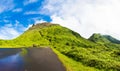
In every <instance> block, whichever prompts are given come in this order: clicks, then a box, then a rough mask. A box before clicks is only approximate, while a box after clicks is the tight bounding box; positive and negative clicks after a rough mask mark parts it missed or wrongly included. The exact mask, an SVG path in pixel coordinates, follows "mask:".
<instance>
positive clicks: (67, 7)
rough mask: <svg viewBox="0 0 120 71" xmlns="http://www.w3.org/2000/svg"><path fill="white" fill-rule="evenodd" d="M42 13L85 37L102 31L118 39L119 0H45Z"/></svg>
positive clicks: (119, 23)
mask: <svg viewBox="0 0 120 71" xmlns="http://www.w3.org/2000/svg"><path fill="white" fill-rule="evenodd" d="M43 13H44V14H47V15H50V16H51V18H52V22H55V23H61V24H62V25H63V26H66V27H68V28H71V29H73V30H75V31H77V32H78V33H80V34H81V35H82V36H84V37H86V38H88V37H89V36H90V35H92V34H93V33H102V34H109V35H112V36H114V37H116V38H119V39H120V37H119V36H120V33H119V32H118V30H120V29H119V26H120V20H119V18H120V1H119V0H59V1H56V0H46V1H45V5H44V6H43Z"/></svg>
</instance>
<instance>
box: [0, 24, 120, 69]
mask: <svg viewBox="0 0 120 71" xmlns="http://www.w3.org/2000/svg"><path fill="white" fill-rule="evenodd" d="M96 35H97V36H96ZM96 39H97V40H96ZM98 41H99V43H98ZM101 41H102V42H101ZM0 46H1V47H18V48H19V47H22V48H23V47H33V46H34V47H41V46H43V47H45V46H49V47H51V48H52V49H55V50H57V51H59V52H60V54H63V55H65V56H66V57H68V58H69V59H72V60H74V61H76V62H78V63H81V65H82V67H81V69H80V68H75V67H77V64H75V65H76V66H72V67H69V66H68V68H71V69H73V70H68V71H82V70H84V71H88V70H87V69H89V70H91V71H120V55H119V54H120V53H119V52H120V50H119V49H120V45H119V44H115V43H111V42H110V41H109V40H108V39H107V38H106V37H104V36H101V35H100V34H94V36H92V38H89V39H85V38H83V37H82V36H81V35H80V34H78V33H76V32H74V31H72V30H70V29H68V28H66V27H63V26H60V25H57V24H51V23H40V24H33V26H32V27H30V28H29V29H28V30H27V31H25V32H24V33H23V34H22V35H20V36H19V37H17V38H15V39H13V40H0ZM61 60H62V59H61ZM76 62H74V63H76ZM64 63H65V64H69V65H71V63H70V62H66V61H64ZM93 68H94V69H93Z"/></svg>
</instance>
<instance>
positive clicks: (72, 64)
mask: <svg viewBox="0 0 120 71" xmlns="http://www.w3.org/2000/svg"><path fill="white" fill-rule="evenodd" d="M53 51H54V52H55V53H56V54H57V55H58V57H59V59H60V60H61V62H62V63H63V64H64V66H65V67H66V69H67V71H99V70H98V69H95V68H93V67H88V66H85V65H83V64H82V63H80V62H77V61H75V60H73V59H71V58H69V57H67V56H65V55H63V54H61V53H60V52H59V51H57V50H55V49H53Z"/></svg>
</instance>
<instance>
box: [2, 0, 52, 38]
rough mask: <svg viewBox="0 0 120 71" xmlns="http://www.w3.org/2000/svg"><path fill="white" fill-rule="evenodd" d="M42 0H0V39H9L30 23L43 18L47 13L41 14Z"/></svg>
mask: <svg viewBox="0 0 120 71" xmlns="http://www.w3.org/2000/svg"><path fill="white" fill-rule="evenodd" d="M43 2H44V0H1V2H0V39H11V38H15V37H17V36H19V35H20V34H21V33H23V32H24V31H25V30H26V29H27V28H28V27H29V26H30V25H31V24H33V23H35V22H37V21H39V20H44V21H47V22H50V21H51V19H50V17H49V16H48V15H45V14H41V13H40V11H41V8H42V4H43Z"/></svg>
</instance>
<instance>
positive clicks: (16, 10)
mask: <svg viewBox="0 0 120 71" xmlns="http://www.w3.org/2000/svg"><path fill="white" fill-rule="evenodd" d="M21 11H22V8H16V9H14V10H13V12H21Z"/></svg>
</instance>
